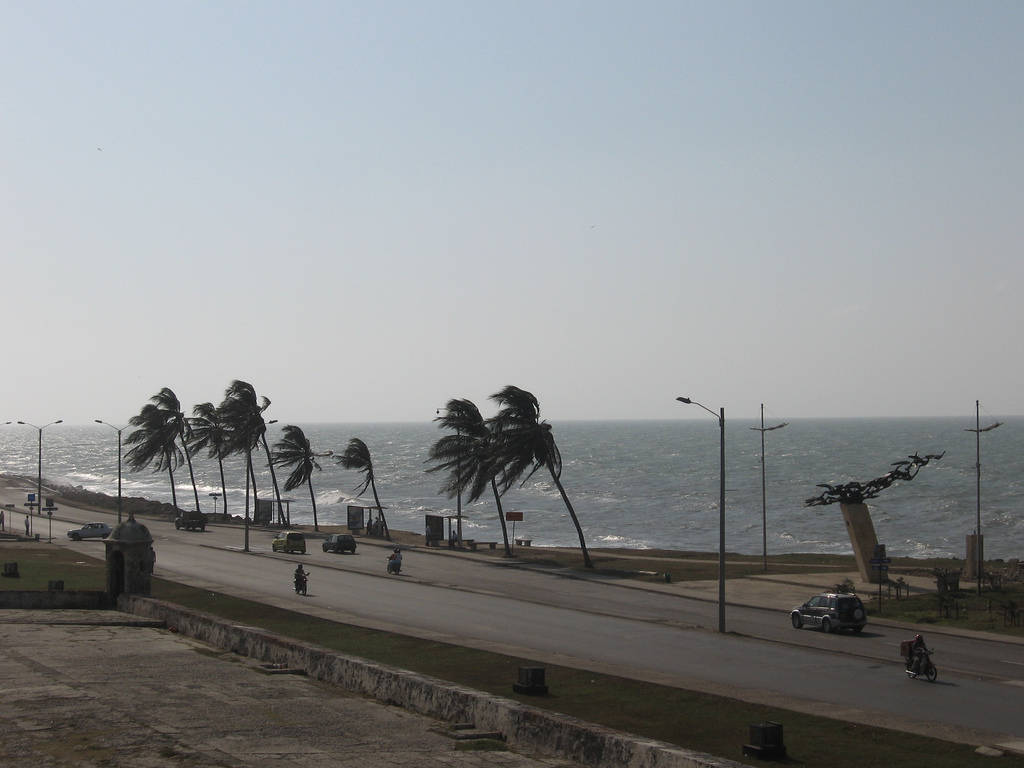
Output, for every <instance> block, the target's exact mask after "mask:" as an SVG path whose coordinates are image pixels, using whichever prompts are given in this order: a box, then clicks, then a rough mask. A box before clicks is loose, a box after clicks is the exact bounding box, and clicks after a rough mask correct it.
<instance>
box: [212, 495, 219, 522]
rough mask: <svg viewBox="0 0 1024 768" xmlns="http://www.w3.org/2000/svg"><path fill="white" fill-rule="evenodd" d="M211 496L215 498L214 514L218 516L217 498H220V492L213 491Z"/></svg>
mask: <svg viewBox="0 0 1024 768" xmlns="http://www.w3.org/2000/svg"><path fill="white" fill-rule="evenodd" d="M210 498H211V499H213V516H214V517H216V516H217V499H219V498H220V494H219V493H211V494H210Z"/></svg>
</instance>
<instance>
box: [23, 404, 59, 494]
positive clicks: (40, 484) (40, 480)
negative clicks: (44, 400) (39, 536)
mask: <svg viewBox="0 0 1024 768" xmlns="http://www.w3.org/2000/svg"><path fill="white" fill-rule="evenodd" d="M18 423H19V424H21V425H23V426H26V427H35V429H38V430H39V475H38V476H37V478H36V509H37V510H40V509H42V508H43V430H44V429H46V428H47V427H52V426H53V425H54V424H62V423H64V419H57V420H56V421H51V422H50V423H49V424H43V426H41V427H38V426H36V425H35V424H32V423H30V422H28V421H19V422H18Z"/></svg>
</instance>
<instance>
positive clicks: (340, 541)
mask: <svg viewBox="0 0 1024 768" xmlns="http://www.w3.org/2000/svg"><path fill="white" fill-rule="evenodd" d="M324 552H351V553H352V554H353V555H354V554H355V553H356V540H355V539H354V538H353V537H352V534H350V533H332V534H331V535H330V536H328V537H327V539H326V540H325V541H324Z"/></svg>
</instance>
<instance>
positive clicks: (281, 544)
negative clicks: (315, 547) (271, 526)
mask: <svg viewBox="0 0 1024 768" xmlns="http://www.w3.org/2000/svg"><path fill="white" fill-rule="evenodd" d="M270 547H271V549H273V550H274V551H275V552H289V553H292V554H296V553H297V554H300V555H304V554H306V537H305V536H303V535H302V534H301V533H298V532H297V531H287V532H285V533H280V534H278V535H277V536H276V537H275V538H274V541H273V542H272V543H271V545H270Z"/></svg>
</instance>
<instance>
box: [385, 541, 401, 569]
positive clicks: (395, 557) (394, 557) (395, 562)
mask: <svg viewBox="0 0 1024 768" xmlns="http://www.w3.org/2000/svg"><path fill="white" fill-rule="evenodd" d="M401 570H402V549H401V547H395V550H394V552H392V553H391V554H390V555H388V573H400V572H401Z"/></svg>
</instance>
